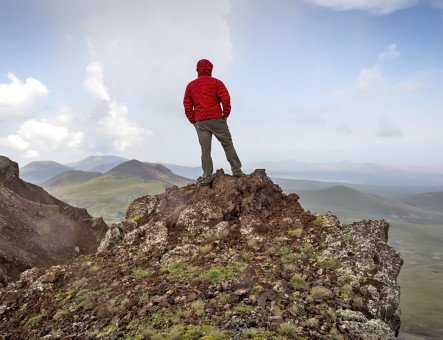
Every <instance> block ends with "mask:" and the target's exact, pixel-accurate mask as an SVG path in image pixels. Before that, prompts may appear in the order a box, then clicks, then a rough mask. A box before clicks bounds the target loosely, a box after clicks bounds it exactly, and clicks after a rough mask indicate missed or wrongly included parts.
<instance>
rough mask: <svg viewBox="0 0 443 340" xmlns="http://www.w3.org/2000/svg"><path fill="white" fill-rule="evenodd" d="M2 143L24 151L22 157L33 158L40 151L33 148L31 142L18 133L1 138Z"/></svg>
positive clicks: (0, 143) (0, 142)
mask: <svg viewBox="0 0 443 340" xmlns="http://www.w3.org/2000/svg"><path fill="white" fill-rule="evenodd" d="M0 145H3V146H6V147H8V148H11V149H13V150H18V151H21V152H23V154H22V157H24V158H32V157H37V156H38V155H39V153H38V151H36V150H34V149H32V148H31V144H30V143H29V142H27V141H25V140H24V139H23V138H22V137H21V136H19V135H16V134H12V135H9V136H7V137H2V138H0Z"/></svg>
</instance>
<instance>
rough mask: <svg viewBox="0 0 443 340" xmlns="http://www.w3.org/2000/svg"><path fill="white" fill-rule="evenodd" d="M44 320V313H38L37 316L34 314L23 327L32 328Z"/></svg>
mask: <svg viewBox="0 0 443 340" xmlns="http://www.w3.org/2000/svg"><path fill="white" fill-rule="evenodd" d="M42 320H43V314H38V315H36V316H33V317H32V318H30V319H28V320H26V322H24V324H23V327H24V328H32V327H34V325H36V324H38V323H40V322H42Z"/></svg>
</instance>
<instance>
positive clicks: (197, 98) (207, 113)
mask: <svg viewBox="0 0 443 340" xmlns="http://www.w3.org/2000/svg"><path fill="white" fill-rule="evenodd" d="M197 72H198V78H197V79H194V80H193V81H191V82H190V83H189V84H188V86H186V91H185V97H184V99H183V106H184V107H185V114H186V117H187V118H188V120H189V121H190V122H191V124H195V122H197V121H199V120H208V119H215V118H228V117H229V114H230V113H231V98H230V97H229V92H228V90H227V88H226V86H225V84H223V82H222V81H221V80H218V79H216V78H213V77H211V74H212V63H211V62H210V61H209V60H206V59H202V60H200V61H199V62H198V63H197ZM220 103H221V104H222V106H223V109H222V108H221V107H220Z"/></svg>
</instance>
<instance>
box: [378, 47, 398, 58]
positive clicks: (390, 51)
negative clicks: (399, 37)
mask: <svg viewBox="0 0 443 340" xmlns="http://www.w3.org/2000/svg"><path fill="white" fill-rule="evenodd" d="M399 55H400V52H399V51H398V50H397V46H396V45H395V44H390V45H389V46H388V47H387V48H386V50H384V51H383V52H381V53H380V54H379V55H378V60H380V61H384V60H392V59H395V58H398V56H399Z"/></svg>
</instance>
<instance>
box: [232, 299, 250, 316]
mask: <svg viewBox="0 0 443 340" xmlns="http://www.w3.org/2000/svg"><path fill="white" fill-rule="evenodd" d="M232 310H233V311H234V312H237V313H242V314H251V313H252V312H253V311H254V310H255V307H254V306H251V305H247V304H245V303H243V302H240V303H239V304H237V305H235V306H234V308H233V309H232Z"/></svg>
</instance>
